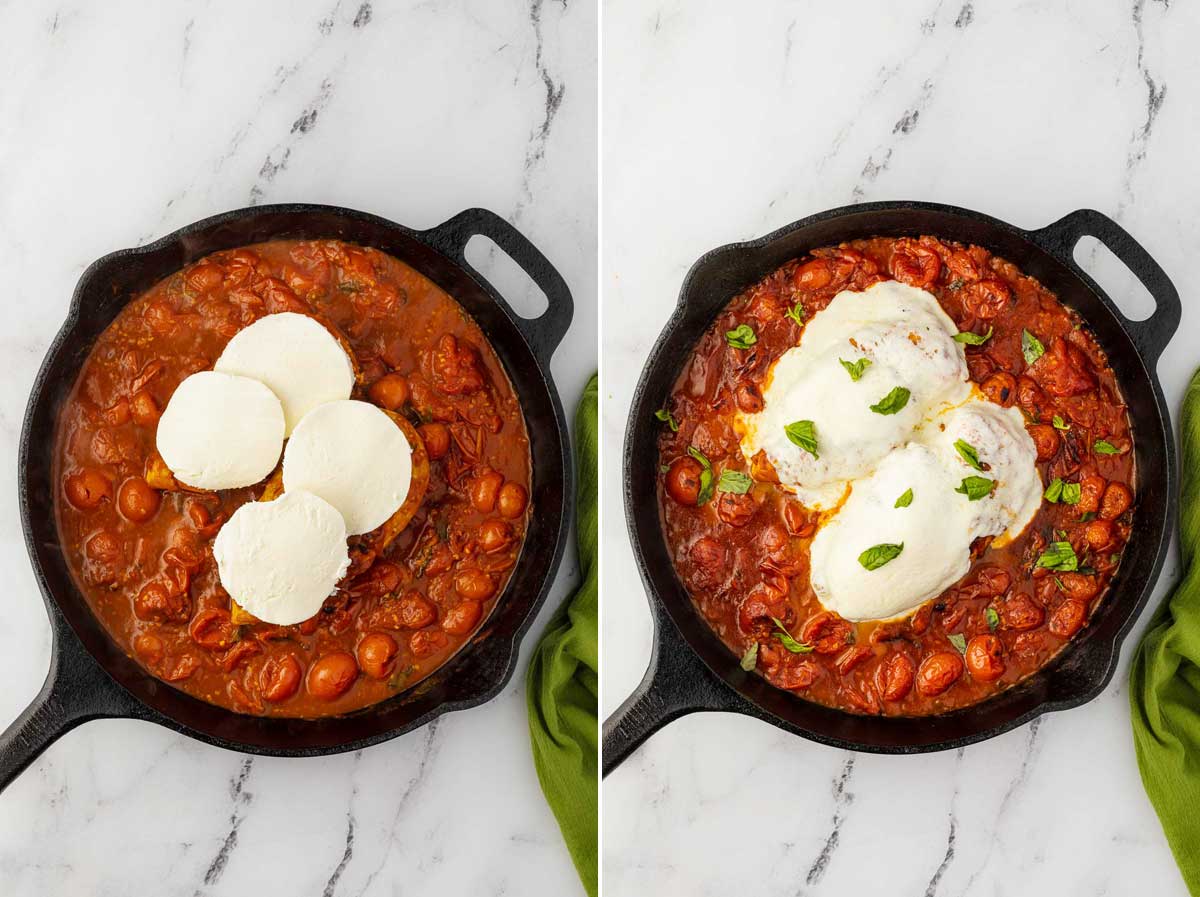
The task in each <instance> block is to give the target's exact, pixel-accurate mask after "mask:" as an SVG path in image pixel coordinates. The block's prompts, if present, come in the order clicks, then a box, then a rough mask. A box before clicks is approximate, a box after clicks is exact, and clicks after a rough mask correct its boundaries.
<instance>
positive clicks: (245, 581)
mask: <svg viewBox="0 0 1200 897" xmlns="http://www.w3.org/2000/svg"><path fill="white" fill-rule="evenodd" d="M213 557H214V558H215V559H216V562H217V571H218V574H219V575H220V578H221V585H222V587H223V588H224V589H225V591H227V592H228V593H229V595H230V597H231V598H232V599H233V600H234V601H236V602H237V603H238V604H239V605H241V606H242V607H243V608H245V609H246V610H247V611H249V612H250V613H251V614H253V615H254V616H255V617H257V618H258V619H260V620H263V621H265V622H267V623H274V624H275V625H277V626H290V625H292V624H294V623H301V622H303V621H305V620H307V619H309V618H310V617H311V616H313V614H315V613H317V611H319V610H320V609H321V605H322V604H323V603H324V601H325V599H326V598H328V597H329V595H330V594H332V593H333V590H334V587H335V586H336V585H337V583H338V580H340V579H341V578H342V577H343V576H345V575H346V570H347V569H349V567H350V552H349V549H348V548H347V545H346V522H345V520H344V519H343V518H342V515H341V514H340V513H339V512H338V510H337V508H335V507H333V506H332V505H330V504H329V503H328V502H327V501H325V500H323V499H321V498H319V497H317V496H316V495H313V494H312V493H310V492H305V491H303V490H294V491H293V490H289V491H287V492H285V493H284V494H283V495H281V496H280V497H279V498H277V499H275V500H274V501H262V502H248V503H246V504H244V505H242V506H241V507H240V508H238V509H237V510H236V511H234V513H233V515H232V516H231V517H230V518H229V520H228V521H227V522H226V523H225V525H224V526H222V527H221V530H220V532H218V533H217V537H216V539H214V540H213Z"/></svg>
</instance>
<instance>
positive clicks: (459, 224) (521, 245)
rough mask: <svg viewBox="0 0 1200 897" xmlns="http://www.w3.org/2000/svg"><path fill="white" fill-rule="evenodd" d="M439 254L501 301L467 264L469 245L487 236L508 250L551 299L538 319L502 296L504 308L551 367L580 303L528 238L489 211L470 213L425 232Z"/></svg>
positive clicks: (540, 356)
mask: <svg viewBox="0 0 1200 897" xmlns="http://www.w3.org/2000/svg"><path fill="white" fill-rule="evenodd" d="M425 236H426V237H427V238H428V239H429V240H431V241H432V242H433V244H434V245H435V246H436V247H437V249H438V251H439V252H441V253H442V254H443V255H446V256H449V257H450V258H451V259H452V260H453V261H454V262H455V264H457V265H459V266H460V267H462V268H466V269H467V270H468V271H470V272H471V273H472V274H474V275H475V277H477V278H478V279H479V280H480V281H482V282H483V283H485V284H487V285H488V287H489V288H490V289H491V291H492V293H494V294H495V295H496V296H500V291H499V290H497V289H496V288H495V287H494V286H492V285H491V283H489V282H488V280H487V278H485V277H484V276H483V275H482V274H480V273H479V272H478V271H476V270H475V269H474V268H472V267H471V265H470V264H469V263H468V262H467V259H466V255H465V250H466V246H467V243H468V242H470V239H471V238H472V237H475V236H483V237H487V238H488V239H489V240H491V241H492V242H493V243H495V244H496V245H497V246H499V247H500V248H501V249H503V250H504V251H505V252H506V253H507V254H508V256H509V258H511V259H512V260H513V261H514V262H516V263H517V265H518V266H520V268H521V270H522V271H524V272H525V274H526V275H527V276H528V277H529V279H530V280H532V281H533V282H534V283H535V284H537V285H538V287H539V289H541V291H542V292H543V293H545V294H546V310H545V311H544V312H542V314H541V315H539V316H538V317H536V318H525V317H522V316H521V315H519V314H517V313H516V312H515V311H513V309H512V307H511V306H510V305H509V304H508V302H507V301H505V300H504V298H503V297H502V296H500V302H501V305H503V306H504V310H505V311H506V312H507V313H508V316H509V317H510V318H511V319H512V321H513V323H514V324H516V326H517V329H518V330H520V331H521V333H522V334H524V336H525V340H526V342H528V343H529V346H530V348H531V349H533V354H534V355H535V356H537V359H538V361H540V362H542V363H543V364H546V365H548V364H549V363H550V358H551V356H553V355H554V350H555V349H557V348H558V344H559V343H561V342H562V338H563V336H565V335H566V332H567V328H568V327H570V326H571V318H572V317H573V316H574V314H575V301H574V299H572V298H571V291H570V290H569V289H568V288H567V283H566V281H565V280H563V278H562V275H561V274H559V273H558V271H557V270H555V268H554V266H553V265H551V264H550V261H549V260H548V259H547V258H546V257H545V256H544V255H542V252H541V250H540V249H538V248H537V247H536V246H534V245H533V244H532V243H531V242H529V239H528V238H527V237H526V236H525V235H524V234H523V233H521V232H520V231H519V230H517V229H516V228H515V227H513V226H512V225H511V224H509V223H508V222H507V221H505V220H504V219H503V218H501V217H500V216H499V215H497V214H496V213H495V212H489V211H488V210H487V209H467V210H466V211H463V212H459V213H458V214H457V215H455V216H454V217H453V218H451V219H449V220H448V221H445V222H443V223H441V224H439V225H438V226H437V227H435V228H433V229H432V230H428V231H426V232H425Z"/></svg>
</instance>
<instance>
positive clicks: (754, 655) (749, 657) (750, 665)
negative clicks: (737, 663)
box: [742, 642, 758, 673]
mask: <svg viewBox="0 0 1200 897" xmlns="http://www.w3.org/2000/svg"><path fill="white" fill-rule="evenodd" d="M756 666H758V642H755V643H754V644H753V645H751V646H750V647H749V648H747V649H746V653H745V654H743V655H742V669H743V670H745V671H746V672H747V673H749V672H750V671H751V670H753V669H754V668H755V667H756Z"/></svg>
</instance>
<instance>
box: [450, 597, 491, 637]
mask: <svg viewBox="0 0 1200 897" xmlns="http://www.w3.org/2000/svg"><path fill="white" fill-rule="evenodd" d="M481 616H483V605H482V604H480V603H479V602H478V601H460V602H459V603H458V604H456V605H454V607H452V608H450V610H448V611H446V613H445V615H444V616H443V617H442V629H444V630H445V631H446V632H448V633H450V634H451V635H466V634H467V633H468V632H470V631H471V630H472V629H474V628H475V624H476V623H478V622H479V618H480V617H481Z"/></svg>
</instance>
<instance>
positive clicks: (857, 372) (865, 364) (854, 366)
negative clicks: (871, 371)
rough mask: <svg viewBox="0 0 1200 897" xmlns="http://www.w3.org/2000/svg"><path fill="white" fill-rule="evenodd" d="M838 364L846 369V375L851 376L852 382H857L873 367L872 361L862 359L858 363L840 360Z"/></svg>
mask: <svg viewBox="0 0 1200 897" xmlns="http://www.w3.org/2000/svg"><path fill="white" fill-rule="evenodd" d="M838 362H839V363H840V364H841V366H842V367H844V368H845V369H846V373H847V374H849V375H850V379H851V380H855V381H857V380H858V379H860V378H861V377H862V375H863V372H864V371H865V370H866V369H867V368H869V367H870V366H871V359H869V358H860V359H859V360H858V361H846V359H844V358H839V359H838Z"/></svg>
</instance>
